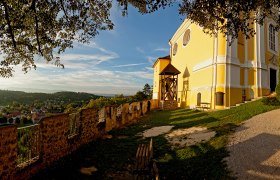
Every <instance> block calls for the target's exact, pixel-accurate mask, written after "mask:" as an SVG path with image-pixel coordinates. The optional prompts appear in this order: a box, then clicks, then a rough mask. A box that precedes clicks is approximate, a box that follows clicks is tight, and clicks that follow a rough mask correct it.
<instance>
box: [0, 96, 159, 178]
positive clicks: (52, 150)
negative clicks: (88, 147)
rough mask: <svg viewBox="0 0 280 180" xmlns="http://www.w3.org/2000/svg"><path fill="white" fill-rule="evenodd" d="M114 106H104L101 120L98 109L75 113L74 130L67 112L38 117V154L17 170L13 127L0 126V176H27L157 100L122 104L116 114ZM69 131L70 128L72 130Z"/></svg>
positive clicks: (136, 116) (129, 121)
mask: <svg viewBox="0 0 280 180" xmlns="http://www.w3.org/2000/svg"><path fill="white" fill-rule="evenodd" d="M117 108H118V107H116V106H109V107H105V110H104V116H105V117H104V118H105V120H104V121H101V122H100V121H99V114H98V109H84V110H82V111H80V112H78V113H77V115H76V116H75V121H73V122H74V123H75V124H76V128H75V131H74V132H75V133H74V134H71V133H70V128H69V127H70V124H71V123H73V122H70V115H69V114H61V115H57V116H52V117H47V118H44V119H42V120H41V121H40V122H39V124H40V144H41V146H40V147H41V149H40V158H39V160H37V161H36V162H34V163H32V164H30V165H28V166H27V167H25V168H23V169H20V170H17V163H16V158H17V141H18V140H17V127H16V126H14V125H13V126H5V127H0V145H1V146H0V179H27V178H29V177H30V176H32V175H33V174H35V173H36V172H38V171H39V170H40V169H42V168H45V167H46V166H48V165H50V164H52V163H53V162H55V161H57V160H59V159H60V158H62V157H64V156H66V155H68V154H70V153H72V152H73V151H75V150H77V149H78V148H79V147H80V146H81V145H83V144H87V143H89V142H91V141H94V140H96V139H97V138H99V137H102V136H103V135H105V134H106V133H107V132H109V131H111V130H112V129H117V128H122V127H125V126H127V125H129V124H132V123H135V122H136V121H137V120H138V119H139V117H141V116H142V115H144V114H146V113H147V112H148V111H149V110H152V109H156V108H158V102H157V101H143V102H134V103H131V104H128V103H126V104H123V105H122V106H121V114H120V116H117ZM72 133H73V132H72Z"/></svg>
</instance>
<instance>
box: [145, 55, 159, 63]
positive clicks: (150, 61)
mask: <svg viewBox="0 0 280 180" xmlns="http://www.w3.org/2000/svg"><path fill="white" fill-rule="evenodd" d="M146 58H147V60H148V62H149V63H150V64H151V65H152V64H154V62H155V61H156V60H157V57H153V56H147V57H146Z"/></svg>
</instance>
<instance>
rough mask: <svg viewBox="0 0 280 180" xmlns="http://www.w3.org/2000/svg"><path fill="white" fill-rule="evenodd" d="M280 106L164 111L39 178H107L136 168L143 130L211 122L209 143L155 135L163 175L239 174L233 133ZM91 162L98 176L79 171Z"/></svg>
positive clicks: (259, 104)
mask: <svg viewBox="0 0 280 180" xmlns="http://www.w3.org/2000/svg"><path fill="white" fill-rule="evenodd" d="M276 108H279V106H268V105H264V104H263V103H262V102H261V100H259V101H255V102H251V103H247V104H245V105H242V106H239V107H236V108H232V109H229V110H222V111H215V112H209V113H208V112H202V111H195V110H188V109H178V110H173V111H160V110H158V111H155V112H152V113H149V114H148V115H147V116H145V117H143V118H142V119H141V121H139V122H138V123H136V124H134V125H132V126H129V127H127V128H124V129H119V130H114V131H112V132H110V134H112V135H113V138H112V139H106V140H98V141H95V142H92V143H91V144H88V145H86V146H84V147H83V148H81V149H80V150H79V151H77V152H76V153H74V154H72V155H70V156H67V157H65V158H63V159H62V160H60V161H59V162H57V163H56V164H54V165H53V166H52V167H50V168H48V169H46V170H44V171H43V172H41V173H40V174H38V175H37V176H36V177H35V178H41V179H61V178H71V179H87V178H88V179H92V178H95V179H106V177H107V178H108V174H110V173H111V172H118V171H131V165H133V163H134V157H135V153H136V150H137V146H138V145H139V144H140V143H143V142H147V141H148V139H143V138H142V137H139V136H137V134H138V133H140V132H142V131H144V130H146V129H149V128H152V127H155V126H163V125H173V126H174V128H173V129H178V128H188V127H193V126H205V127H208V128H210V129H212V130H214V131H216V136H215V137H214V138H212V139H211V140H210V141H208V142H206V143H201V144H197V145H193V146H190V147H184V148H171V145H170V144H169V143H168V142H167V140H166V139H165V138H164V136H163V135H160V136H157V137H154V138H153V140H154V158H155V160H156V161H157V165H158V168H159V172H160V177H161V178H162V179H233V178H234V177H233V176H232V174H231V172H230V171H229V169H228V168H227V166H226V163H225V162H224V161H223V159H224V158H225V157H226V156H228V152H227V150H226V148H225V146H226V144H227V142H228V136H229V135H230V134H231V133H232V132H233V131H234V129H235V128H236V127H237V126H238V125H239V124H240V123H241V122H243V121H244V120H246V119H249V118H250V117H252V116H254V115H257V114H260V113H263V112H266V111H270V110H273V109H276ZM118 137H126V138H118ZM90 166H95V167H97V169H98V171H97V172H96V173H95V174H94V175H93V176H91V177H88V176H83V175H81V174H80V173H79V169H80V168H81V167H90ZM108 179H110V178H108Z"/></svg>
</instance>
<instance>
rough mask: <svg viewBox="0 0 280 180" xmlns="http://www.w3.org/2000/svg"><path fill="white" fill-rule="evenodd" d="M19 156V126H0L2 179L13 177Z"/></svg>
mask: <svg viewBox="0 0 280 180" xmlns="http://www.w3.org/2000/svg"><path fill="white" fill-rule="evenodd" d="M16 158H17V127H16V126H15V125H11V126H4V127H3V126H2V127H0V179H3V180H4V179H13V177H14V175H15V172H16V171H15V170H16V168H15V167H16Z"/></svg>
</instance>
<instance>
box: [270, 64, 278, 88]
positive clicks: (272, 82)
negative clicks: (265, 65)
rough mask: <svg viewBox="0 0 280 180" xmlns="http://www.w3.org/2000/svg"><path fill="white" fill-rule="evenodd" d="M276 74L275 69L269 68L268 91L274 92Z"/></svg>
mask: <svg viewBox="0 0 280 180" xmlns="http://www.w3.org/2000/svg"><path fill="white" fill-rule="evenodd" d="M276 78H277V73H276V70H275V69H271V68H270V90H271V92H275V88H276Z"/></svg>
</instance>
